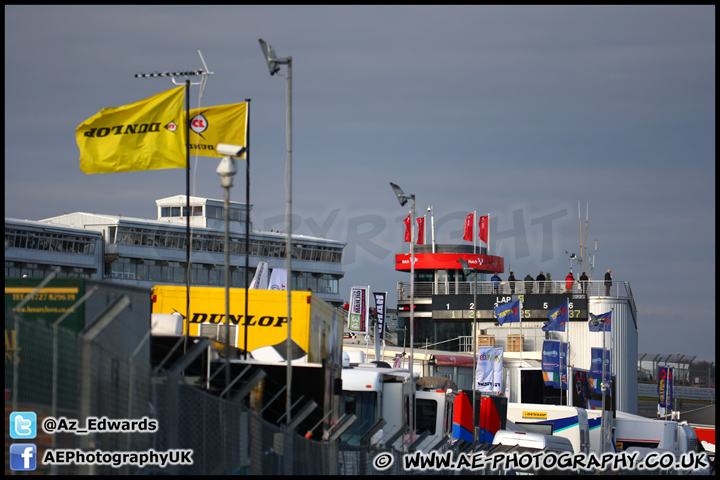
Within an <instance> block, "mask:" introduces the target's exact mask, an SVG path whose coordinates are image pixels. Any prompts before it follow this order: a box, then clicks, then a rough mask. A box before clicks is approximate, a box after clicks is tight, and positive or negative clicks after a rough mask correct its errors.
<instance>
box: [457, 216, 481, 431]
mask: <svg viewBox="0 0 720 480" xmlns="http://www.w3.org/2000/svg"><path fill="white" fill-rule="evenodd" d="M474 221H475V220H473V222H474ZM459 260H460V264H461V265H462V268H463V273H465V275H466V276H467V274H468V273H469V272H470V265H469V264H468V262H467V260H465V259H462V258H461V259H459ZM473 308H474V311H473V338H472V349H473V378H472V394H473V403H472V408H473V414H472V419H473V423H472V425H473V431H472V435H473V442H476V441H477V428H476V426H475V387H476V385H477V351H478V347H477V345H476V342H477V314H476V312H477V265H476V266H475V290H473Z"/></svg>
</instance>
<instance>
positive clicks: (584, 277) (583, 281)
mask: <svg viewBox="0 0 720 480" xmlns="http://www.w3.org/2000/svg"><path fill="white" fill-rule="evenodd" d="M587 282H588V276H587V275H585V272H583V273H582V275H580V285H581V286H582V292H583V294H585V293H587Z"/></svg>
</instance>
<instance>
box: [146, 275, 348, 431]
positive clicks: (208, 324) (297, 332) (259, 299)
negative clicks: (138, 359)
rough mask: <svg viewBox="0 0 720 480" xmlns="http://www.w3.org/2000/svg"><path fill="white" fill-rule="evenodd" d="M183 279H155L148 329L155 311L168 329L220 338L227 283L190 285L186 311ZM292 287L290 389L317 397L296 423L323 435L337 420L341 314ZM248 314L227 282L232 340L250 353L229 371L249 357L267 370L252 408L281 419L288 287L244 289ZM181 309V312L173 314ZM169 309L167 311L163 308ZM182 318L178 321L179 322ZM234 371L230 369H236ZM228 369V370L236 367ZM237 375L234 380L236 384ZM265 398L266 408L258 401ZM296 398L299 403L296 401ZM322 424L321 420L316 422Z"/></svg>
mask: <svg viewBox="0 0 720 480" xmlns="http://www.w3.org/2000/svg"><path fill="white" fill-rule="evenodd" d="M185 292H186V287H184V286H174V285H155V286H154V288H153V295H152V312H153V337H155V336H156V335H157V333H156V327H155V322H156V319H160V318H164V319H166V320H167V319H170V320H173V319H172V318H170V317H174V321H175V324H174V325H173V328H171V329H170V330H173V331H174V333H171V335H180V334H185V333H188V334H189V335H190V336H191V337H208V338H211V339H213V340H215V341H216V342H217V343H218V344H219V345H224V344H225V332H226V329H227V325H226V322H225V288H223V287H190V315H189V317H188V318H187V320H186V321H185V320H183V317H185V316H186V315H185V311H186V302H187V299H186V294H185ZM291 295H292V343H291V356H292V358H291V359H292V366H293V368H292V395H293V398H301V397H302V398H303V402H306V403H307V402H310V401H315V403H316V404H317V406H318V408H317V409H315V410H314V411H313V413H312V414H311V415H309V416H308V417H307V419H306V420H305V421H303V422H302V423H301V424H300V426H299V427H298V431H299V432H301V433H302V434H306V435H307V436H308V438H310V436H312V437H313V438H315V439H317V440H319V439H320V438H322V437H323V436H327V434H328V431H329V429H331V427H332V425H333V424H334V423H336V422H337V420H338V419H339V414H340V400H341V395H342V381H341V375H342V332H343V325H342V324H341V322H342V321H343V320H344V319H342V318H339V317H338V314H337V310H336V309H335V308H333V307H332V306H330V305H329V304H327V303H326V302H325V301H323V300H321V299H320V298H318V297H317V296H316V295H313V293H312V292H310V291H293V292H291ZM248 297H249V302H248V315H247V318H245V289H244V288H234V289H232V288H231V289H230V308H229V311H230V315H229V319H230V336H229V339H230V345H231V347H236V348H238V349H239V350H244V347H245V327H246V325H247V351H248V352H249V353H250V355H251V357H250V359H249V360H247V361H245V360H244V359H236V360H232V365H233V367H232V371H233V372H236V370H239V369H241V368H242V367H244V366H247V365H249V366H250V367H251V371H250V372H249V373H248V374H247V375H251V374H252V373H253V372H254V371H255V369H260V370H263V371H264V372H265V373H266V377H265V379H264V380H263V381H262V382H261V384H260V385H259V387H258V388H256V389H254V390H253V394H252V395H251V396H250V397H251V398H250V400H251V403H250V404H249V406H250V408H251V409H253V410H254V411H256V412H262V413H261V414H262V416H263V418H265V419H266V420H268V421H271V422H277V423H282V422H283V420H282V418H281V416H282V413H283V412H284V405H283V404H284V400H283V399H284V398H285V397H284V395H281V396H282V398H281V400H277V398H278V395H279V393H280V389H282V388H284V386H285V384H286V370H285V369H286V357H287V343H286V342H287V333H288V326H287V311H288V307H287V300H288V295H287V292H286V291H281V290H257V289H251V290H248ZM173 313H179V314H180V315H182V317H181V316H180V315H172V314H173ZM168 314H170V315H168ZM181 323H183V325H182V326H181V325H180V324H181ZM234 374H235V373H234ZM234 374H233V375H234ZM239 384H240V382H238V384H237V385H239ZM271 404H272V405H271ZM265 406H267V407H271V408H264V407H265ZM301 407H302V404H299V405H298V407H297V408H298V409H300V408H301ZM321 424H322V427H321V428H319V427H320V425H321Z"/></svg>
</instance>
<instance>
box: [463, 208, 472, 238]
mask: <svg viewBox="0 0 720 480" xmlns="http://www.w3.org/2000/svg"><path fill="white" fill-rule="evenodd" d="M473 215H474V214H472V213H471V214H470V215H468V216H467V217H465V233H464V234H463V240H467V241H468V242H472V239H473V238H472V235H473Z"/></svg>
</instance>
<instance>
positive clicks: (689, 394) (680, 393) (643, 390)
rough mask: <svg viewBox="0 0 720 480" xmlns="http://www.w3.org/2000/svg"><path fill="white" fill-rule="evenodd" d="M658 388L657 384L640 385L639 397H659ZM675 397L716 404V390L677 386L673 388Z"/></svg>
mask: <svg viewBox="0 0 720 480" xmlns="http://www.w3.org/2000/svg"><path fill="white" fill-rule="evenodd" d="M657 395H658V386H657V384H656V383H638V396H640V397H657ZM673 396H674V397H675V398H682V399H684V400H702V401H706V402H715V389H714V388H698V387H681V386H678V385H675V386H674V387H673Z"/></svg>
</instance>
